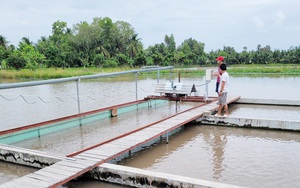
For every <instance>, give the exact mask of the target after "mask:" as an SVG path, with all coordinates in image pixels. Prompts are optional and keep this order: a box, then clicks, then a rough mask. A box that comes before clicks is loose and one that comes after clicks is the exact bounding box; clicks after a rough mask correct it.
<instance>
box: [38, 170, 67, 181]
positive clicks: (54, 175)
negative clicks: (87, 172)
mask: <svg viewBox="0 0 300 188" xmlns="http://www.w3.org/2000/svg"><path fill="white" fill-rule="evenodd" d="M34 174H38V175H41V176H45V177H51V178H54V179H56V180H57V181H62V180H64V179H66V178H68V177H69V175H63V174H58V173H55V172H48V171H42V170H39V171H37V172H34Z"/></svg>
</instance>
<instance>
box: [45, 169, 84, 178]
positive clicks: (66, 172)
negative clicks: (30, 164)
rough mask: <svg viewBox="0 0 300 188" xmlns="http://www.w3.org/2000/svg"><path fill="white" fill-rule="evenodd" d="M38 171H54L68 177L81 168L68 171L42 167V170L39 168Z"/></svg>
mask: <svg viewBox="0 0 300 188" xmlns="http://www.w3.org/2000/svg"><path fill="white" fill-rule="evenodd" d="M39 171H40V172H50V173H54V174H58V175H63V176H66V177H70V176H72V175H74V174H76V173H78V172H80V171H82V170H78V171H77V172H70V171H66V170H60V169H55V168H43V169H42V170H39Z"/></svg>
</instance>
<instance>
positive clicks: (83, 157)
mask: <svg viewBox="0 0 300 188" xmlns="http://www.w3.org/2000/svg"><path fill="white" fill-rule="evenodd" d="M74 158H75V159H85V160H89V161H93V162H94V163H98V162H100V161H101V160H98V159H95V158H91V157H86V156H83V155H80V154H79V155H76V156H74Z"/></svg>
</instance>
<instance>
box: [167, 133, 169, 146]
mask: <svg viewBox="0 0 300 188" xmlns="http://www.w3.org/2000/svg"><path fill="white" fill-rule="evenodd" d="M167 144H169V132H168V131H167Z"/></svg>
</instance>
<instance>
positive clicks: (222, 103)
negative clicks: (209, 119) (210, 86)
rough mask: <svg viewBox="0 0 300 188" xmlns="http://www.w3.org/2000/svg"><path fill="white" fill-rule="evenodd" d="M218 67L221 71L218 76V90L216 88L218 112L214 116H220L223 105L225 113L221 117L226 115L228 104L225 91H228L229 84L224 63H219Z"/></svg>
mask: <svg viewBox="0 0 300 188" xmlns="http://www.w3.org/2000/svg"><path fill="white" fill-rule="evenodd" d="M220 69H221V72H222V76H221V78H220V85H219V90H218V94H219V97H218V104H219V109H218V113H217V114H216V116H221V113H222V109H223V107H224V111H225V114H224V116H223V117H227V116H228V105H227V101H226V100H227V93H228V86H229V74H228V73H227V67H226V65H225V64H221V65H220Z"/></svg>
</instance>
